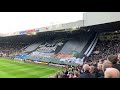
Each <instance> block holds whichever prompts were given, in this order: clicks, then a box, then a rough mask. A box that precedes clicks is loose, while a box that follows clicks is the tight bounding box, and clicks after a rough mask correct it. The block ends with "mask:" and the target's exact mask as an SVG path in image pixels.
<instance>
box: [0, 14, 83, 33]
mask: <svg viewBox="0 0 120 90" xmlns="http://www.w3.org/2000/svg"><path fill="white" fill-rule="evenodd" d="M83 13H84V12H0V34H6V33H10V32H16V31H24V30H29V29H35V28H40V27H45V26H50V25H54V24H61V23H68V22H74V21H78V20H82V19H83Z"/></svg>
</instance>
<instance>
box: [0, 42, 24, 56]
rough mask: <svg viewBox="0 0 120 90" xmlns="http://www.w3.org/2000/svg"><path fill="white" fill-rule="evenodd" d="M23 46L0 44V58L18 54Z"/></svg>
mask: <svg viewBox="0 0 120 90" xmlns="http://www.w3.org/2000/svg"><path fill="white" fill-rule="evenodd" d="M24 46H25V45H22V44H6V43H4V44H3V43H1V44H0V56H1V57H8V56H9V55H10V54H13V53H14V54H15V53H17V52H19V51H20V50H21V49H22V48H23V47H24Z"/></svg>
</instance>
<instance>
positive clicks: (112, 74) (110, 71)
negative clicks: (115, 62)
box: [104, 68, 120, 78]
mask: <svg viewBox="0 0 120 90" xmlns="http://www.w3.org/2000/svg"><path fill="white" fill-rule="evenodd" d="M104 74H105V78H120V72H119V70H117V69H115V68H107V69H106V71H105V73H104Z"/></svg>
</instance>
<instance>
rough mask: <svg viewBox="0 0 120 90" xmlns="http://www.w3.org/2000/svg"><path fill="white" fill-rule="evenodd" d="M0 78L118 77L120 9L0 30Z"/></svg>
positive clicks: (119, 67) (119, 74) (119, 75)
mask: <svg viewBox="0 0 120 90" xmlns="http://www.w3.org/2000/svg"><path fill="white" fill-rule="evenodd" d="M0 78H120V12H88V13H84V14H83V20H78V21H75V22H69V23H63V24H56V25H51V26H47V27H41V28H35V29H30V30H24V31H17V32H13V33H10V34H4V35H2V34H1V36H0Z"/></svg>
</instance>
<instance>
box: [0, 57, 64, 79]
mask: <svg viewBox="0 0 120 90" xmlns="http://www.w3.org/2000/svg"><path fill="white" fill-rule="evenodd" d="M63 70H64V69H62V68H57V67H52V66H47V65H41V64H32V63H24V62H20V61H15V60H10V59H5V58H0V78H47V77H49V76H51V75H55V74H56V73H57V72H59V71H63Z"/></svg>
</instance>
